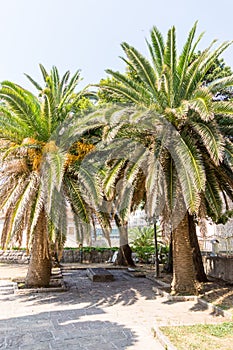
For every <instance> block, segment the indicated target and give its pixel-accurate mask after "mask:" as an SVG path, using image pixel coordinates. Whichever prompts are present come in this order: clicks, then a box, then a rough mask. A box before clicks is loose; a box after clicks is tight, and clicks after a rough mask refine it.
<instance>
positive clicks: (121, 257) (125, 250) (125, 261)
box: [114, 244, 135, 266]
mask: <svg viewBox="0 0 233 350" xmlns="http://www.w3.org/2000/svg"><path fill="white" fill-rule="evenodd" d="M114 265H121V266H135V263H134V261H133V259H132V250H131V248H130V246H129V245H128V244H125V245H123V246H121V247H120V249H119V251H118V254H117V259H116V261H115V263H114Z"/></svg>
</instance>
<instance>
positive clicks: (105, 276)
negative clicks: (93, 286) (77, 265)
mask: <svg viewBox="0 0 233 350" xmlns="http://www.w3.org/2000/svg"><path fill="white" fill-rule="evenodd" d="M87 276H88V277H89V278H90V279H91V280H92V281H93V282H109V281H113V280H114V276H113V275H112V274H111V272H109V271H107V270H106V269H104V268H102V267H96V268H89V269H87Z"/></svg>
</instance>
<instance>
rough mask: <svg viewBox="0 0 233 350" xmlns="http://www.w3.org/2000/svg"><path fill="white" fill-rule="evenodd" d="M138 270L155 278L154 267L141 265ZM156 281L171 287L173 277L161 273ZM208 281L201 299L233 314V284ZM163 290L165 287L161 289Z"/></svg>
mask: <svg viewBox="0 0 233 350" xmlns="http://www.w3.org/2000/svg"><path fill="white" fill-rule="evenodd" d="M138 268H139V269H140V270H142V271H144V272H145V273H146V274H147V275H148V276H149V277H150V278H155V277H154V275H155V270H154V266H153V265H141V266H138ZM161 270H162V269H161ZM156 279H157V280H158V281H162V282H164V283H167V284H169V285H170V284H171V281H172V275H171V274H168V273H164V272H161V271H160V277H156ZM208 280H209V281H208V282H207V283H203V286H202V288H203V289H202V292H201V295H200V296H201V298H203V299H204V300H205V301H207V302H209V303H212V304H213V305H216V306H218V307H220V308H222V309H223V310H226V311H229V312H231V313H232V314H233V283H232V284H230V283H227V282H224V281H222V280H218V279H214V278H212V277H209V278H208ZM161 289H163V287H161ZM164 289H165V290H166V291H169V290H170V288H164Z"/></svg>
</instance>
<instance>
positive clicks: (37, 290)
mask: <svg viewBox="0 0 233 350" xmlns="http://www.w3.org/2000/svg"><path fill="white" fill-rule="evenodd" d="M52 276H53V277H54V278H55V279H59V283H60V286H59V287H55V286H54V287H52V286H51V287H48V288H45V287H42V288H25V289H23V288H22V289H20V288H18V287H17V288H15V290H14V294H30V293H51V292H53V293H57V292H66V291H67V290H68V288H67V287H66V286H65V283H64V281H63V276H62V272H61V269H60V267H56V268H54V269H53V270H52Z"/></svg>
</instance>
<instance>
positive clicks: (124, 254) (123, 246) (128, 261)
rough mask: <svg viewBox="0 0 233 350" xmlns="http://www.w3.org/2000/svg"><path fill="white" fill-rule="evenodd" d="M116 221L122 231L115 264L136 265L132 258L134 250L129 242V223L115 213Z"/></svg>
mask: <svg viewBox="0 0 233 350" xmlns="http://www.w3.org/2000/svg"><path fill="white" fill-rule="evenodd" d="M115 222H116V225H117V227H118V230H119V233H120V249H119V251H118V255H117V259H116V261H115V265H123V266H135V264H134V261H133V259H132V250H131V248H130V246H129V244H128V223H127V222H122V221H121V219H120V217H119V216H118V215H115Z"/></svg>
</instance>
